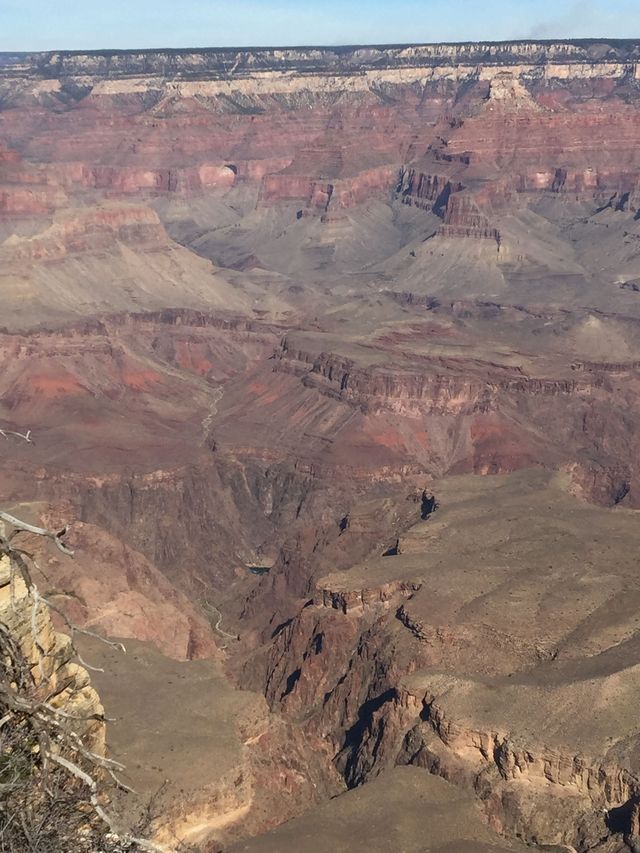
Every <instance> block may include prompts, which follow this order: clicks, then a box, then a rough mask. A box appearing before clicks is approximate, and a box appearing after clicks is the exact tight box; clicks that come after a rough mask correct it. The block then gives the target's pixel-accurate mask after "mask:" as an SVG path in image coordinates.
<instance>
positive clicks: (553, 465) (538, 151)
mask: <svg viewBox="0 0 640 853" xmlns="http://www.w3.org/2000/svg"><path fill="white" fill-rule="evenodd" d="M639 61H640V43H638V42H635V41H611V40H601V41H595V40H589V41H576V42H564V41H554V42H511V43H486V44H461V45H415V46H388V47H358V48H355V47H354V48H347V47H345V48H286V49H285V48H283V49H238V50H235V49H233V50H232V49H211V50H194V51H182V50H155V51H103V52H94V53H81V52H58V53H53V52H52V53H46V54H45V53H41V54H35V53H34V54H0V310H1V316H0V353H1V354H2V361H3V365H4V369H3V370H2V372H1V373H0V448H1V449H2V451H3V452H2V454H1V455H0V497H1V500H0V503H1V505H2V508H3V509H6V510H7V511H9V512H12V513H13V514H14V515H17V516H19V517H21V518H26V519H28V520H30V521H32V522H38V523H44V524H45V525H46V526H47V527H49V528H51V529H57V528H59V527H62V526H63V525H67V524H68V525H69V526H70V527H69V534H68V540H69V543H70V546H71V547H73V549H74V551H75V557H74V558H73V559H68V558H66V557H65V556H64V555H61V554H60V553H59V552H57V551H55V550H52V549H51V548H50V547H49V545H48V543H46V542H44V543H43V542H42V541H37V539H36V540H34V541H33V542H32V543H30V546H29V547H30V548H31V550H32V551H33V553H34V555H35V556H36V558H37V562H38V566H39V570H40V571H41V573H42V576H41V577H39V578H38V584H39V587H40V588H41V589H43V590H44V591H46V595H47V598H48V599H50V600H51V601H53V602H55V603H56V606H57V607H59V608H60V609H61V610H62V611H63V612H64V613H66V614H67V617H68V618H69V619H70V620H71V621H72V622H73V623H74V624H77V625H78V626H79V627H84V628H87V629H88V630H90V631H91V632H99V633H102V634H105V635H107V636H108V637H111V638H116V639H118V640H121V641H122V642H123V643H124V644H125V646H126V647H127V654H126V655H121V654H120V653H118V652H117V651H116V650H115V649H114V648H113V647H109V646H104V645H103V644H100V643H99V642H97V641H96V640H95V638H91V637H86V638H85V640H84V641H83V643H82V654H83V657H84V658H86V660H87V661H88V662H89V663H91V664H93V666H95V667H97V668H98V671H95V672H94V671H93V670H91V671H90V679H91V684H92V687H91V688H89V687H87V690H91V691H93V690H95V691H97V694H95V695H96V696H99V700H98V699H96V701H99V702H101V703H102V704H103V705H104V708H105V713H106V716H107V717H108V718H110V719H114V720H115V722H112V723H108V724H107V726H106V744H107V749H108V750H109V754H111V755H113V756H114V757H115V758H116V759H117V760H118V761H122V763H123V764H125V765H126V767H127V771H126V778H125V781H127V784H129V785H131V787H132V788H133V789H134V790H135V792H136V793H135V794H131V795H129V796H125V795H124V794H123V795H122V797H118V798H117V802H116V803H115V804H114V807H116V808H117V809H118V811H119V814H120V817H121V820H122V822H123V826H124V825H126V824H127V821H129V822H131V821H132V820H133V818H134V815H135V814H136V813H137V811H138V810H139V809H140V808H142V807H143V805H144V802H145V801H146V800H148V798H149V797H153V795H154V794H156V793H157V792H158V791H160V794H159V799H160V812H161V813H160V814H159V816H158V817H157V820H156V821H155V822H154V832H155V840H156V842H157V843H158V844H160V845H162V847H163V849H165V850H173V849H177V847H178V845H179V844H180V843H184V844H188V845H191V847H192V849H194V850H198V851H205V853H226V851H229V853H232V851H233V853H240V851H247V853H250V851H255V853H260V851H264V853H267V851H273V853H275V851H279V850H289V849H297V850H300V851H304V852H305V853H306V851H308V853H324V851H328V850H350V851H357V850H381V851H382V850H395V849H397V850H404V851H407V853H409V851H411V853H423V851H427V850H433V851H439V853H440V851H441V853H445V851H447V852H448V853H457V851H483V853H484V851H487V853H488V851H491V850H505V851H506V850H512V851H517V850H525V849H540V850H546V851H557V853H559V851H575V852H576V853H587V852H588V851H599V853H623V851H628V850H631V851H633V850H638V849H640V817H639V815H640V741H639V739H638V738H639V734H638V725H637V721H636V713H635V710H634V709H635V702H636V701H637V698H638V695H640V694H639V692H638V691H639V690H640V685H636V682H635V678H636V675H637V674H638V665H637V652H638V643H639V642H640V615H638V605H639V604H640V601H639V600H638V592H637V589H636V585H635V584H636V575H637V572H636V554H637V550H638V545H639V544H640V542H639V537H638V531H637V525H636V521H637V513H638V510H639V509H640V438H639V434H640V433H639V431H638V424H639V423H640V154H639V150H638V146H637V136H638V129H639V128H640V72H639V71H638V68H639V67H640V66H639V64H638V63H639ZM27 431H31V432H30V433H28V432H27ZM27 435H28V437H29V440H25V437H26V436H27ZM57 618H58V617H56V616H55V614H54V620H55V619H57ZM56 627H57V628H58V629H59V630H61V631H63V630H64V625H63V624H57V625H56ZM50 630H52V629H49V628H48V627H47V631H49V632H50ZM51 654H52V656H53V655H54V654H55V653H54V652H52V653H51ZM91 695H92V696H93V695H94V694H93V693H91Z"/></svg>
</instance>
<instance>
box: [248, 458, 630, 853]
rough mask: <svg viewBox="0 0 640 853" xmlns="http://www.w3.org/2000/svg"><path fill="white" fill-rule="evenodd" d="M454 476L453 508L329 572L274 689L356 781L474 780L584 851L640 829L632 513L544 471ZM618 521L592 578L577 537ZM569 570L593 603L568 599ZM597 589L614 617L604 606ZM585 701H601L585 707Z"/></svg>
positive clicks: (275, 700) (512, 826) (448, 505)
mask: <svg viewBox="0 0 640 853" xmlns="http://www.w3.org/2000/svg"><path fill="white" fill-rule="evenodd" d="M523 477H524V478H525V479H526V480H527V483H528V490H527V491H526V496H524V494H523V493H522V492H521V487H522V478H523ZM440 486H441V491H440V494H439V495H438V501H439V507H438V508H437V509H436V510H435V512H433V513H432V514H431V515H430V516H429V517H428V519H427V520H426V521H422V522H419V523H418V524H417V525H415V526H414V527H413V528H411V529H410V530H409V531H408V532H407V533H406V534H405V535H403V536H401V537H400V539H399V541H398V543H397V547H396V549H395V550H396V552H397V553H395V554H394V555H389V556H380V553H381V549H380V550H378V552H377V554H372V555H370V556H369V557H368V558H367V559H366V560H364V561H363V562H362V563H361V564H358V565H355V566H353V567H351V568H350V569H348V570H347V571H337V572H334V573H333V574H331V575H329V576H327V577H325V578H322V579H321V580H320V581H319V582H318V588H317V593H316V596H315V597H314V600H313V602H312V603H309V604H308V605H307V606H306V607H304V608H303V609H302V610H301V611H300V613H299V614H298V616H297V617H296V618H294V619H293V620H292V621H291V623H290V624H287V625H286V626H285V627H284V628H283V630H282V631H281V632H280V633H279V634H278V636H277V640H276V642H275V643H274V646H273V649H272V650H271V652H270V654H269V656H268V657H267V658H266V660H265V661H264V665H265V666H266V681H265V683H266V686H267V692H266V695H267V698H268V699H269V701H270V703H271V704H272V706H273V707H279V708H281V709H282V710H283V713H285V714H286V715H287V716H291V717H292V718H296V719H299V720H302V721H303V723H302V724H303V725H304V727H305V730H306V731H307V733H308V737H310V738H317V739H318V741H319V742H320V743H323V744H326V743H330V744H331V747H332V750H333V753H334V761H335V764H336V766H337V767H338V769H340V771H341V772H342V773H343V774H344V776H345V778H346V779H347V781H348V783H349V784H350V785H353V786H355V785H360V784H362V783H365V782H367V780H370V779H371V778H375V777H376V776H377V775H378V774H379V773H381V772H382V771H383V770H384V769H385V768H388V767H390V766H393V765H406V764H410V765H413V766H416V767H421V768H424V769H425V770H426V771H428V772H430V773H433V774H436V775H440V776H442V777H443V778H445V779H447V780H448V781H450V782H453V783H455V784H456V785H458V786H461V787H464V788H468V789H470V790H473V791H475V792H476V794H477V795H478V797H479V799H480V801H481V803H482V805H483V809H484V811H485V814H486V817H487V820H488V821H489V823H490V825H491V826H492V827H493V829H494V830H497V831H498V832H499V833H501V834H503V835H506V836H507V837H512V838H513V837H518V838H522V839H524V840H525V841H528V842H530V843H532V842H533V843H537V844H549V845H554V844H558V845H561V844H566V845H570V846H571V847H572V848H575V849H576V850H584V851H587V850H592V849H599V847H598V845H599V844H601V843H604V841H605V839H607V836H608V835H609V833H615V832H622V831H624V832H626V833H627V834H628V835H629V838H631V839H633V840H635V838H636V833H637V828H636V827H635V824H634V823H633V819H632V811H633V809H632V806H633V804H634V803H635V802H637V797H638V784H639V783H638V772H637V765H636V763H635V759H634V757H633V756H634V754H635V753H634V749H635V747H634V746H633V745H632V740H633V739H634V738H635V737H636V735H635V734H633V733H632V732H634V731H635V729H634V725H635V724H634V720H633V713H629V712H628V708H627V705H626V699H625V697H626V696H628V695H629V694H628V692H627V691H628V690H634V689H635V685H636V679H637V673H636V669H637V667H636V665H635V660H634V651H633V650H634V649H635V646H636V643H637V636H636V629H635V628H634V626H633V624H632V622H630V621H629V617H630V615H631V610H628V609H626V608H625V607H624V606H622V607H621V608H619V607H618V604H622V602H623V599H624V596H625V595H626V593H625V592H624V591H623V590H624V581H623V580H622V578H621V575H624V573H625V572H626V571H627V570H629V569H630V564H629V562H628V561H626V562H625V563H624V565H623V560H625V558H624V557H623V555H624V554H625V553H626V550H627V545H628V544H630V542H631V540H629V539H628V538H627V537H629V536H630V537H631V539H634V537H635V533H634V532H633V519H632V517H631V515H630V514H629V515H622V514H618V515H617V516H616V517H615V521H614V516H613V515H612V514H608V515H607V516H606V517H604V518H600V519H597V515H596V514H594V512H595V511H594V510H593V509H592V508H588V507H586V506H585V505H581V504H579V503H576V502H574V499H572V498H570V497H569V496H568V495H567V494H566V493H565V491H564V488H565V484H564V481H561V480H558V479H557V478H556V479H555V480H551V481H549V479H548V477H547V476H546V475H533V474H531V473H530V472H529V473H527V474H521V475H518V476H516V477H514V476H511V477H499V478H495V479H494V480H493V481H492V482H487V481H486V480H485V481H478V480H475V481H474V478H469V477H466V478H465V477H459V478H453V479H451V480H450V481H447V480H445V481H443V482H442V483H441V484H440ZM506 505H509V513H508V516H509V517H508V518H506V516H505V514H504V513H503V511H502V510H503V508H504V507H505V506H506ZM558 513H559V514H558ZM553 518H556V519H558V521H557V523H556V522H554V521H553V520H552V519H553ZM560 519H561V520H560ZM612 523H614V524H615V525H616V530H617V536H618V541H619V543H620V551H619V554H618V556H617V557H616V558H615V560H614V561H613V562H612V563H608V565H609V566H610V568H611V569H613V566H614V565H615V570H614V574H615V577H614V574H611V575H610V582H611V587H610V589H609V590H607V591H604V590H602V591H600V590H599V589H598V583H599V577H600V572H601V570H602V562H601V558H600V557H599V556H598V554H596V553H593V562H592V564H591V568H590V569H588V573H591V572H593V574H590V579H589V578H588V577H587V576H586V575H584V574H581V573H580V572H578V574H577V575H576V574H575V573H574V570H573V568H572V565H574V562H573V561H574V560H575V561H577V562H576V563H575V565H578V564H580V565H581V566H582V568H584V566H585V564H584V563H583V562H581V558H580V555H579V553H577V552H576V551H575V549H576V548H578V549H579V548H580V546H579V545H578V542H579V540H580V537H581V535H582V534H581V533H580V531H581V530H583V529H586V528H583V525H585V524H586V525H587V526H588V527H589V528H590V531H591V533H590V535H589V536H588V537H587V538H586V540H585V543H584V544H585V546H586V548H587V549H592V548H593V547H596V548H597V547H598V545H597V543H598V541H599V537H600V533H599V532H598V531H599V530H605V529H607V528H608V526H609V525H610V524H612ZM593 525H596V527H597V528H598V530H595V528H594V527H593ZM551 541H553V542H554V550H553V565H548V567H547V562H548V561H547V560H546V555H547V554H548V553H550V552H549V551H548V546H549V543H550V542H551ZM605 547H606V546H605ZM602 555H604V552H602ZM540 559H541V560H543V561H544V562H545V566H544V568H543V567H542V564H541V563H539V562H538V560H540ZM523 566H526V569H524V571H523V569H522V567H523ZM625 566H626V567H625ZM618 573H620V574H618ZM561 577H562V580H560V578H561ZM554 578H555V580H554ZM556 583H557V584H558V585H561V586H562V587H563V589H564V590H565V594H564V598H563V601H564V602H569V601H574V597H575V601H576V602H577V600H578V598H579V599H580V602H581V604H580V606H579V608H577V609H575V610H574V609H572V608H571V606H568V609H564V607H565V605H564V604H561V603H560V602H559V601H557V600H556V599H555V592H554V590H555V589H556ZM533 587H535V588H536V589H537V590H538V591H537V592H536V593H533V592H532V589H533ZM587 590H588V591H587ZM616 590H618V591H617V592H616ZM531 594H533V595H535V596H536V600H537V601H538V602H539V604H538V610H537V613H536V614H535V615H533V614H531V613H530V611H529V610H528V606H529V604H528V602H529V601H530V595H531ZM600 601H606V602H607V604H605V609H606V612H607V617H606V619H605V621H604V622H602V621H600V619H599V618H598V617H596V618H593V616H592V614H594V613H601V612H603V611H601V610H600V608H601V604H600ZM525 613H526V614H528V618H526V619H525V618H524V614H525ZM611 643H613V644H614V645H613V646H612V645H610V644H611ZM614 684H615V685H617V686H616V687H614ZM623 684H624V685H625V686H624V687H622V685H623ZM585 702H586V703H587V704H588V705H589V707H590V708H594V707H595V708H602V709H603V710H602V713H598V714H596V715H594V716H591V717H590V718H589V721H588V722H587V721H586V720H585V718H584V717H583V715H582V709H583V704H584V703H585ZM605 707H606V711H605V710H604V709H605ZM629 738H631V740H630V739H629ZM603 814H604V815H605V817H603ZM607 815H611V816H612V817H611V822H609V817H607ZM615 815H619V819H618V818H615V820H616V822H613V819H614V816H615ZM625 816H626V817H625ZM610 840H611V843H614V839H613V838H611V839H610ZM605 849H606V848H605Z"/></svg>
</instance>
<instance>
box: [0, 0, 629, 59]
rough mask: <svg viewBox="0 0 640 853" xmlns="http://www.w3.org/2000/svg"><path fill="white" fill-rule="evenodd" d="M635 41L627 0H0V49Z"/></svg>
mask: <svg viewBox="0 0 640 853" xmlns="http://www.w3.org/2000/svg"><path fill="white" fill-rule="evenodd" d="M592 36H601V37H609V38H613V37H618V38H635V37H637V38H640V2H638V0H635V2H630V0H422V2H418V0H224V2H219V0H101V2H94V0H0V50H9V51H11V50H51V49H78V50H80V49H98V48H129V47H141V48H144V47H205V46H225V45H233V46H236V45H237V46H243V45H296V44H297V45H300V44H328V45H331V44H381V43H402V42H429V41H464V40H476V39H494V40H498V39H509V38H554V37H565V38H566V37H574V38H580V37H592Z"/></svg>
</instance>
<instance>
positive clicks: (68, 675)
mask: <svg viewBox="0 0 640 853" xmlns="http://www.w3.org/2000/svg"><path fill="white" fill-rule="evenodd" d="M0 621H1V622H2V624H3V625H4V626H5V628H6V629H7V630H8V631H9V632H10V634H11V637H12V639H13V640H14V641H15V643H16V644H17V646H18V647H19V648H20V650H21V651H22V654H23V655H24V656H25V658H26V660H27V661H28V663H29V664H30V666H31V668H32V673H33V678H34V680H35V683H36V685H41V686H43V685H44V683H45V681H46V690H47V693H48V694H49V695H50V696H53V697H54V698H53V699H52V700H51V701H52V704H53V705H54V707H56V708H59V709H61V710H62V711H63V712H64V713H65V714H73V715H76V716H77V717H78V719H79V720H80V722H79V723H78V731H79V732H80V734H81V735H82V737H83V738H85V745H86V746H87V747H88V748H89V749H92V750H95V751H96V752H99V753H100V752H101V753H104V749H105V724H104V721H101V718H102V717H103V716H104V708H103V707H102V704H101V701H100V697H99V696H98V694H97V693H96V691H95V690H94V689H93V687H92V685H91V681H90V679H89V673H88V672H87V670H86V669H85V668H84V667H83V666H81V665H80V664H79V663H77V661H76V660H75V651H74V649H73V647H72V644H71V639H70V638H69V636H67V635H66V634H62V633H58V632H57V631H56V629H55V627H54V625H53V621H52V619H51V611H50V610H49V608H48V607H47V605H46V604H44V602H42V601H41V600H40V601H39V602H36V601H35V600H34V598H33V596H32V595H31V594H30V593H29V592H28V590H27V587H26V585H25V583H24V581H23V580H22V578H20V577H16V578H15V580H14V581H13V582H12V581H11V580H10V571H9V561H8V559H7V558H6V557H3V558H0Z"/></svg>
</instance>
